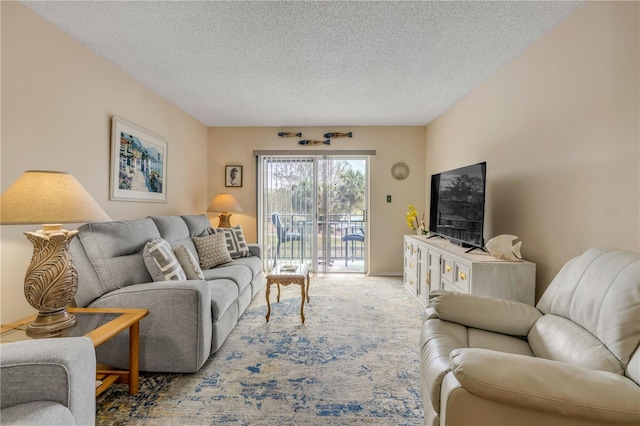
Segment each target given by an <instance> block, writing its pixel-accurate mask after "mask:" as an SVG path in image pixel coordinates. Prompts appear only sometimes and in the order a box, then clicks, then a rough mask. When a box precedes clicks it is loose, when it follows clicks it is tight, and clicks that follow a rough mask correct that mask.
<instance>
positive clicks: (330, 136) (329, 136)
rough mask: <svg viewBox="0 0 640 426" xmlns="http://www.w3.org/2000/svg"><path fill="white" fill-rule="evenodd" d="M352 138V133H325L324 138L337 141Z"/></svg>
mask: <svg viewBox="0 0 640 426" xmlns="http://www.w3.org/2000/svg"><path fill="white" fill-rule="evenodd" d="M352 136H353V133H352V132H349V133H335V132H334V133H325V134H324V137H325V138H327V139H338V138H350V137H352Z"/></svg>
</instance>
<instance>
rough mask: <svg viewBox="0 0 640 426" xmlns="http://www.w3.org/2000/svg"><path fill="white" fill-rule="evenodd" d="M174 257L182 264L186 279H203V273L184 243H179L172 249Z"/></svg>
mask: <svg viewBox="0 0 640 426" xmlns="http://www.w3.org/2000/svg"><path fill="white" fill-rule="evenodd" d="M174 251H175V253H176V257H177V258H178V261H179V262H180V265H182V269H184V272H185V274H187V279H188V280H204V274H203V273H202V269H201V268H200V265H199V264H198V261H197V260H196V258H195V256H194V255H193V253H191V250H189V249H188V248H187V246H185V245H184V244H180V245H179V246H178V247H176V248H175V249H174Z"/></svg>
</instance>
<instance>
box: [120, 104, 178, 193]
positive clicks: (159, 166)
mask: <svg viewBox="0 0 640 426" xmlns="http://www.w3.org/2000/svg"><path fill="white" fill-rule="evenodd" d="M110 199H111V200H121V201H148V202H157V203H163V202H166V201H167V141H166V140H165V139H164V138H163V137H161V136H158V135H156V134H154V133H151V132H149V131H148V130H145V129H143V128H141V127H138V126H136V125H135V124H133V123H129V122H128V121H125V120H123V119H121V118H118V117H113V118H112V122H111V198H110Z"/></svg>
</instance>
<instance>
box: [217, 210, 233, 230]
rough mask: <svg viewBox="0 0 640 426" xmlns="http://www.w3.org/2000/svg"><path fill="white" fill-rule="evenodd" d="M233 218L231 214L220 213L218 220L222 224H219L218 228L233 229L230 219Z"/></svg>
mask: <svg viewBox="0 0 640 426" xmlns="http://www.w3.org/2000/svg"><path fill="white" fill-rule="evenodd" d="M230 217H231V213H220V214H219V215H218V218H219V219H220V222H219V223H218V228H231V227H232V226H231V222H229V218H230Z"/></svg>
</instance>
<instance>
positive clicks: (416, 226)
mask: <svg viewBox="0 0 640 426" xmlns="http://www.w3.org/2000/svg"><path fill="white" fill-rule="evenodd" d="M406 219H407V226H408V227H409V229H411V230H413V231H416V233H417V234H426V233H427V227H426V226H425V224H424V213H423V214H422V218H421V219H420V222H418V211H417V210H416V208H415V207H414V206H413V205H412V204H409V207H407V214H406Z"/></svg>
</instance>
